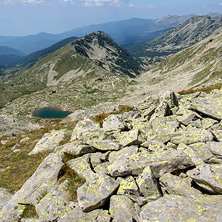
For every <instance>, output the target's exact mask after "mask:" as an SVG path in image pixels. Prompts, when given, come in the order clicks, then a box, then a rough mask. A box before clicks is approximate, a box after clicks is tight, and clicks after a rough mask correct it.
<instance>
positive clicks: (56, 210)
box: [36, 181, 70, 221]
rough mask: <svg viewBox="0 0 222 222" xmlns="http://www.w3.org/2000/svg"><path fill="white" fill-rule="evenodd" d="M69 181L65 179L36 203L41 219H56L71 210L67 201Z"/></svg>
mask: <svg viewBox="0 0 222 222" xmlns="http://www.w3.org/2000/svg"><path fill="white" fill-rule="evenodd" d="M67 183H68V181H65V182H63V183H62V184H60V185H59V186H58V187H56V188H52V189H51V191H50V192H49V193H48V194H47V195H46V196H45V197H43V198H42V199H41V201H40V202H39V203H38V204H37V205H36V212H37V215H38V217H39V219H40V220H41V221H54V220H56V219H58V218H61V217H62V216H63V215H64V214H65V213H67V212H68V211H69V210H70V208H69V207H68V203H67V197H68V193H67Z"/></svg>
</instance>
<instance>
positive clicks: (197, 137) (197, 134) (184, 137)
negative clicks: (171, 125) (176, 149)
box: [171, 128, 213, 145]
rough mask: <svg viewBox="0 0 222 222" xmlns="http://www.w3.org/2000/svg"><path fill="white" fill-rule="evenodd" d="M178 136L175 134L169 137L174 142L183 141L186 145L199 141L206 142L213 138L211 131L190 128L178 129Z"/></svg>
mask: <svg viewBox="0 0 222 222" xmlns="http://www.w3.org/2000/svg"><path fill="white" fill-rule="evenodd" d="M180 133H181V135H180V136H175V137H173V138H172V139H171V142H172V143H174V144H180V143H184V144H186V145H189V144H193V143H200V142H208V141H212V140H213V135H212V133H210V132H208V131H207V130H205V129H196V128H191V129H189V130H187V131H180Z"/></svg>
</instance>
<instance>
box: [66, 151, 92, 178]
mask: <svg viewBox="0 0 222 222" xmlns="http://www.w3.org/2000/svg"><path fill="white" fill-rule="evenodd" d="M67 165H68V166H69V168H70V169H72V170H74V171H75V172H76V174H77V175H78V176H80V177H82V178H84V179H86V180H90V179H91V178H93V177H94V176H95V173H94V172H93V171H92V169H91V167H90V163H89V155H88V154H86V155H84V156H82V157H79V158H76V159H72V160H70V161H68V162H67Z"/></svg>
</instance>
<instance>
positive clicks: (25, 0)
mask: <svg viewBox="0 0 222 222" xmlns="http://www.w3.org/2000/svg"><path fill="white" fill-rule="evenodd" d="M21 2H22V3H23V4H33V5H35V4H37V5H38V4H41V3H42V2H43V1H41V0H21Z"/></svg>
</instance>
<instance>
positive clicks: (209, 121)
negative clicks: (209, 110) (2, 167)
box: [202, 118, 218, 129]
mask: <svg viewBox="0 0 222 222" xmlns="http://www.w3.org/2000/svg"><path fill="white" fill-rule="evenodd" d="M216 123H218V121H217V120H215V119H211V118H203V119H202V127H203V128H204V129H209V128H210V127H212V126H213V125H215V124H216Z"/></svg>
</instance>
